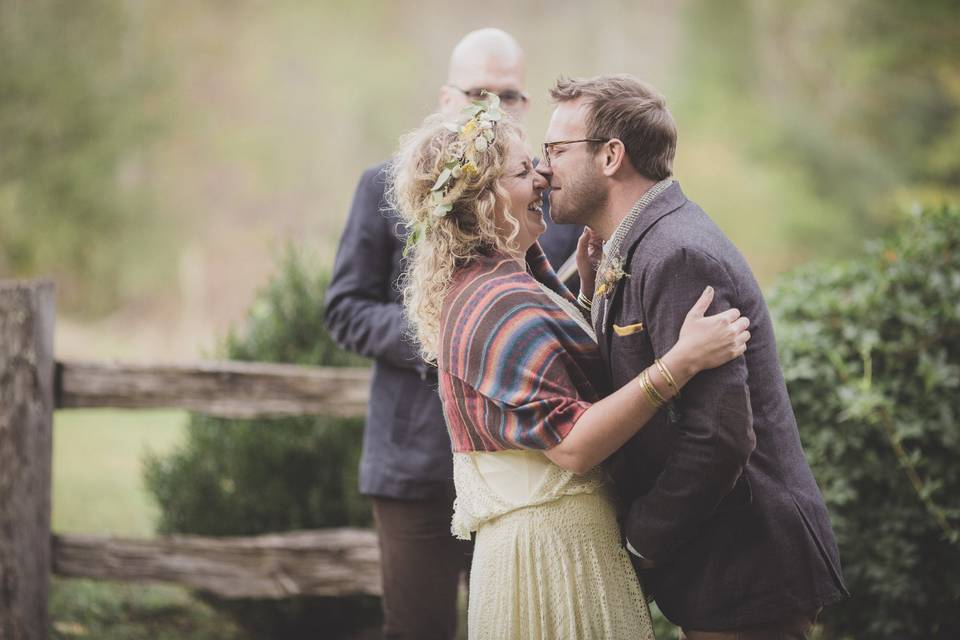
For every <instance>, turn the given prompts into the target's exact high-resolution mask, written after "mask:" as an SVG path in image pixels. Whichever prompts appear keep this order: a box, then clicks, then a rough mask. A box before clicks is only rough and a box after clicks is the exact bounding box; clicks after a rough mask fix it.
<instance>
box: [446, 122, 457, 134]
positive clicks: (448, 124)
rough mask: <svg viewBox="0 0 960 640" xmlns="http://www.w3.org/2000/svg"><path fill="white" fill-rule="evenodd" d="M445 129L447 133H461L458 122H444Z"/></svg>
mask: <svg viewBox="0 0 960 640" xmlns="http://www.w3.org/2000/svg"><path fill="white" fill-rule="evenodd" d="M443 128H444V129H446V130H447V131H452V132H453V133H456V132H457V131H460V127H459V126H458V125H457V123H456V122H444V123H443Z"/></svg>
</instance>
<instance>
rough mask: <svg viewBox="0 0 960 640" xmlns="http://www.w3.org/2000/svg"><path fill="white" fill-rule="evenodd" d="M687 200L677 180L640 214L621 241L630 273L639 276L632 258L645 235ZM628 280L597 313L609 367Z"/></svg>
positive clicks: (596, 330)
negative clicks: (635, 271)
mask: <svg viewBox="0 0 960 640" xmlns="http://www.w3.org/2000/svg"><path fill="white" fill-rule="evenodd" d="M686 201H687V198H686V196H684V195H683V191H682V190H681V189H680V183H679V182H676V181H674V183H673V184H671V185H670V186H669V187H667V188H666V189H665V190H664V192H663V193H661V194H660V195H659V196H657V197H656V198H654V200H653V202H651V203H650V204H649V205H647V208H646V209H644V210H643V211H642V212H641V213H640V217H639V218H637V221H636V222H635V223H634V225H633V227H632V228H631V229H630V230H629V231H628V232H627V235H626V236H624V238H623V243H622V244H621V245H620V255H621V256H623V259H624V260H623V266H624V268H625V269H627V275H629V276H630V277H635V275H634V274H632V273H630V271H629V266H630V260H631V258H632V256H633V251H634V249H635V248H636V246H637V245H638V244H639V243H640V241H641V240H642V239H643V237H644V236H645V235H646V234H647V232H648V231H650V229H651V228H652V227H653V225H655V224H656V223H657V222H658V221H659V220H660V219H661V218H663V217H664V216H666V215H668V214H670V213H673V212H674V211H676V210H677V209H679V208H680V207H681V206H683V204H684V203H685V202H686ZM624 280H626V278H621V279H620V280H619V281H618V282H617V283H616V286H615V288H614V290H613V293H611V294H609V298H608V299H606V300H604V301H602V302H600V303H601V304H606V305H607V308H606V309H605V310H604V309H601V310H600V313H599V314H598V315H597V322H596V323H595V325H594V328H593V329H594V333H596V334H597V342H598V344H599V345H600V354H601V356H602V357H603V361H604V362H606V363H607V365H608V368H609V365H610V357H611V355H612V354H611V349H610V347H611V334H612V333H613V330H612V327H613V322H614V319H615V318H616V315H617V314H616V311H617V308H618V307H619V305H620V300H621V298H622V296H623V282H624Z"/></svg>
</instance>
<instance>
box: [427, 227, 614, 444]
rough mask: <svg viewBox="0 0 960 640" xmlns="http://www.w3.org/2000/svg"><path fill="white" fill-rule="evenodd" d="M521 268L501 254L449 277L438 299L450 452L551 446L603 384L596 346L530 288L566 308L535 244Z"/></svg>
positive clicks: (442, 389)
mask: <svg viewBox="0 0 960 640" xmlns="http://www.w3.org/2000/svg"><path fill="white" fill-rule="evenodd" d="M526 259H527V269H526V270H524V269H523V268H522V267H521V265H520V264H519V263H518V262H517V261H516V260H514V259H512V258H510V257H508V256H505V255H503V254H494V255H491V256H483V257H480V258H477V259H475V260H473V261H471V262H470V263H469V264H467V265H466V266H464V267H463V268H461V269H460V270H459V271H457V272H456V273H455V274H454V283H453V288H452V290H451V291H450V292H449V293H448V294H447V297H446V299H445V300H444V305H443V311H442V316H441V321H440V335H441V350H440V356H439V358H438V368H439V383H440V398H441V399H442V400H443V409H444V416H445V417H446V421H447V428H448V429H449V431H450V438H451V440H452V443H453V450H454V451H455V452H468V451H500V450H504V449H549V448H551V447H553V446H555V445H557V444H559V443H560V441H561V440H563V438H564V437H565V436H566V435H567V434H568V433H569V432H570V429H572V428H573V425H574V424H576V422H577V420H578V419H579V418H580V416H581V415H582V414H583V412H584V411H586V410H587V409H588V408H589V407H590V405H591V404H592V403H593V402H596V401H597V400H598V399H599V398H600V393H601V392H602V390H603V389H605V388H606V385H605V384H604V382H603V381H604V380H605V375H604V373H603V367H602V362H601V360H600V354H599V351H598V349H597V344H596V342H594V340H593V338H592V337H591V336H590V335H589V334H588V333H587V332H586V331H584V329H583V328H582V327H581V326H580V325H579V324H578V323H577V322H576V321H574V320H573V319H572V318H571V317H570V316H569V315H568V314H567V312H566V311H564V309H563V308H562V307H560V305H559V304H557V302H556V301H555V300H554V299H552V298H551V297H550V296H549V295H547V294H546V293H545V292H544V291H543V290H542V289H541V288H540V286H539V285H538V283H537V281H539V282H542V283H543V284H544V285H546V286H547V287H548V288H550V289H551V290H553V291H554V292H556V293H558V294H559V295H561V296H563V297H564V298H566V299H567V300H569V301H570V302H571V303H574V305H575V301H574V299H573V297H572V296H571V294H570V292H569V291H568V290H567V288H566V287H564V286H563V284H561V283H560V281H559V279H558V278H557V276H556V274H555V273H554V271H553V269H551V267H550V264H549V263H548V262H547V260H546V258H545V257H544V255H543V252H542V250H541V249H540V246H539V245H538V244H534V245H533V247H531V249H530V251H529V252H528V253H527V256H526Z"/></svg>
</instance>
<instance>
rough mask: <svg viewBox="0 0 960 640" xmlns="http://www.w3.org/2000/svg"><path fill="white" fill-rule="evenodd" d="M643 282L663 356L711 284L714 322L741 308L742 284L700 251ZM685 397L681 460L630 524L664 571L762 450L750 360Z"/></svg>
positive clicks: (634, 537)
mask: <svg viewBox="0 0 960 640" xmlns="http://www.w3.org/2000/svg"><path fill="white" fill-rule="evenodd" d="M641 280H642V292H641V298H642V301H643V308H644V310H645V313H646V317H647V326H648V327H649V329H648V331H649V335H650V340H651V342H652V344H653V349H654V353H656V354H657V356H658V357H659V356H662V355H663V354H664V353H666V352H667V351H668V350H669V349H670V348H671V347H672V346H673V345H674V344H675V343H676V341H677V338H678V336H679V334H680V327H681V325H682V324H683V321H684V319H685V318H686V314H687V312H688V311H689V310H690V308H691V307H692V306H693V304H694V302H696V300H697V298H698V297H699V296H700V294H701V293H703V290H704V289H705V288H706V287H707V285H710V286H713V288H714V289H715V291H716V294H715V297H714V300H713V303H712V304H711V306H710V309H709V310H708V311H707V314H708V315H712V314H716V313H720V312H721V311H724V310H726V309H729V308H731V307H734V306H738V303H737V300H738V296H737V289H736V283H735V282H734V281H733V280H732V279H731V278H730V276H729V273H728V272H727V270H726V269H725V268H724V266H723V265H722V264H721V263H720V262H718V261H717V260H716V259H714V258H713V257H711V256H709V255H707V254H705V253H702V252H700V251H697V250H695V249H689V248H681V249H678V250H676V251H675V252H674V253H673V254H672V255H670V256H669V257H667V259H665V260H662V261H661V262H659V263H658V264H656V265H655V266H653V267H651V268H648V270H647V272H646V273H645V274H644V275H643V276H642V278H641ZM632 284H633V285H634V286H636V285H637V284H639V283H632ZM681 393H682V395H681V398H680V399H678V400H677V401H676V409H677V414H678V418H677V420H676V422H675V423H674V425H673V426H674V428H676V429H677V431H678V434H677V435H678V437H677V440H676V446H675V448H674V450H673V453H672V455H671V456H670V458H668V460H667V462H666V465H665V467H664V469H663V471H662V472H661V474H660V476H659V477H658V478H657V482H656V484H655V485H654V488H653V489H652V490H651V491H649V492H648V493H647V494H645V495H643V496H641V497H640V498H638V499H636V500H635V501H634V502H633V503H632V504H631V505H630V509H629V512H628V513H627V517H626V519H625V521H624V533H625V534H626V538H627V540H628V541H629V543H630V545H631V546H632V547H633V548H634V549H635V550H636V551H637V552H638V554H639V555H641V556H643V557H644V558H646V559H648V560H650V561H652V562H654V563H657V564H660V563H662V562H664V561H665V560H667V559H669V557H670V555H671V554H672V553H673V552H675V551H676V550H677V548H678V547H679V546H680V545H682V544H683V543H684V542H685V541H687V540H689V539H690V538H691V537H692V536H693V535H694V534H695V533H696V530H697V528H698V526H699V525H700V524H701V523H702V522H703V521H704V520H706V519H707V518H709V517H710V516H711V515H712V514H713V513H714V512H715V510H716V509H717V506H718V505H719V504H720V501H721V500H723V498H724V497H725V496H726V495H727V494H728V493H729V492H730V491H731V490H732V489H733V487H734V485H735V484H736V482H737V480H738V479H739V478H740V475H741V473H742V472H743V469H744V467H745V466H746V463H747V459H748V458H749V457H750V454H751V453H752V451H753V449H754V447H755V446H756V438H755V435H754V431H753V414H752V411H751V407H750V390H749V388H748V386H747V366H746V360H745V358H744V357H743V356H740V357H739V358H736V359H735V360H733V361H731V362H728V363H726V364H724V365H722V366H720V367H718V368H716V369H709V370H706V371H702V372H701V373H699V374H697V376H696V377H694V379H693V380H691V381H690V382H689V383H688V384H687V386H686V387H685V388H684V389H683V390H682V392H681Z"/></svg>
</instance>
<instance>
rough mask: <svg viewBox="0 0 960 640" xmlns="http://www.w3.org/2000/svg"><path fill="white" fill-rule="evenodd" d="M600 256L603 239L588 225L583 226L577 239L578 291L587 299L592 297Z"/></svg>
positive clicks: (601, 255) (601, 254)
mask: <svg viewBox="0 0 960 640" xmlns="http://www.w3.org/2000/svg"><path fill="white" fill-rule="evenodd" d="M602 257H603V240H602V239H601V238H600V236H598V235H597V234H595V233H594V232H593V231H591V230H590V228H589V227H585V228H584V229H583V233H581V234H580V238H579V239H578V240H577V271H578V272H579V273H580V291H581V292H582V293H583V295H584V296H586V297H587V299H588V300H592V299H593V292H594V287H595V286H596V280H597V269H598V268H599V267H600V258H602Z"/></svg>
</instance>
